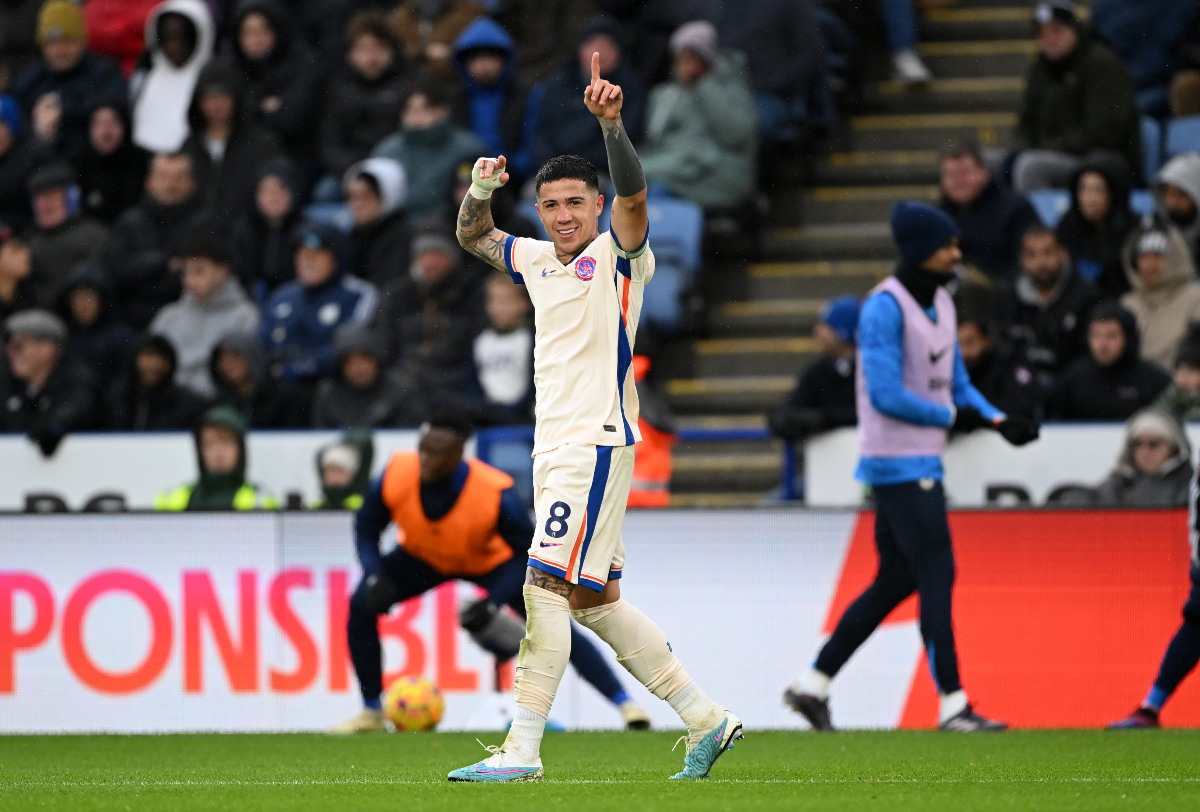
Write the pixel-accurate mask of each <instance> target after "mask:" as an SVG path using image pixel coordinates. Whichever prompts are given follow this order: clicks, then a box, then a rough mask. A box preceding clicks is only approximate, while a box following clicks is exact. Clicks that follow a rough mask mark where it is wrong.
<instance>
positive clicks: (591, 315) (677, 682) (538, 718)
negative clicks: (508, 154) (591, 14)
mask: <svg viewBox="0 0 1200 812" xmlns="http://www.w3.org/2000/svg"><path fill="white" fill-rule="evenodd" d="M622 99H623V97H622V95H621V88H620V87H618V86H616V85H613V84H610V83H609V82H607V81H605V80H604V79H602V78H600V56H599V54H593V56H592V81H591V83H590V84H589V85H588V86H587V88H586V89H585V91H584V99H583V101H584V104H585V105H586V106H587V108H588V110H589V111H591V112H592V113H593V114H594V115H595V116H596V118H597V119H598V120H599V122H600V127H601V129H602V130H603V132H604V143H605V146H606V148H607V151H608V169H609V174H610V175H611V177H612V182H613V187H614V188H615V189H616V193H617V194H616V199H615V200H614V201H613V208H612V229H611V231H610V232H608V233H604V234H601V233H600V231H599V227H598V221H599V216H600V211H601V209H602V208H603V206H604V198H603V197H602V196H601V195H600V194H599V183H598V180H597V176H596V168H595V167H594V166H592V165H591V163H589V162H588V161H586V160H584V159H583V158H579V157H577V156H574V155H561V156H559V157H557V158H552V159H551V160H549V161H547V162H546V164H545V165H544V166H543V167H542V168H541V169H540V170H538V173H537V176H536V177H535V178H534V185H535V188H536V192H537V209H538V214H539V216H540V218H541V221H542V225H544V226H545V228H546V232H547V233H548V234H549V235H550V241H549V242H543V241H539V240H532V239H517V238H515V237H513V236H511V235H509V234H505V233H504V232H503V231H500V230H498V229H497V228H496V227H495V225H494V223H493V222H492V214H491V211H490V205H489V202H488V198H489V197H491V195H492V192H494V191H495V190H496V189H498V188H499V187H501V186H503V185H504V184H505V183H506V182H507V181H508V173H507V172H505V171H504V169H505V159H504V156H499V157H498V158H495V159H492V158H481V159H480V160H479V161H477V162H476V164H475V168H474V170H473V172H472V177H473V182H472V186H471V191H470V194H468V195H467V196H466V197H465V198H464V199H463V203H462V207H461V209H460V210H459V213H458V240H459V242H460V243H462V245H463V247H464V248H466V249H467V250H468V251H470V252H471V253H472V254H474V255H475V256H478V257H480V258H482V259H483V260H485V261H487V262H489V263H490V264H491V265H493V266H494V267H496V268H500V269H504V270H507V271H508V272H509V274H511V275H512V277H513V279H514V281H516V282H517V284H523V285H525V286H526V289H527V290H528V291H529V298H530V299H531V300H532V302H533V307H534V329H535V335H536V338H535V342H534V346H535V348H536V349H535V352H534V384H535V387H536V391H537V406H536V411H535V417H536V424H537V427H536V431H535V436H534V447H533V459H534V467H533V479H534V492H535V493H536V497H535V498H536V505H535V508H536V513H537V525H536V527H535V536H534V544H533V546H532V547H531V548H530V553H529V562H528V563H529V569H528V573H527V576H526V579H525V589H524V592H525V609H526V616H527V623H526V633H525V639H524V640H523V641H522V643H521V653H520V655H519V657H518V660H517V678H516V699H517V706H518V707H517V716H516V718H515V720H514V721H513V725H512V728H511V729H510V730H509V734H508V738H507V739H505V741H504V745H503V746H502V747H489V748H488V749H489V750H490V751H491V752H492V755H491V756H490V757H488V758H486V759H484V760H483V761H481V762H479V763H477V764H473V765H471V766H469V767H464V768H462V769H458V770H455V771H453V772H452V773H450V775H449V778H450V780H451V781H482V782H510V781H537V780H540V779H541V778H542V775H543V771H542V760H541V756H540V749H541V741H542V732H543V730H544V728H545V725H546V717H547V716H549V714H550V706H551V705H552V704H553V702H554V695H555V693H556V692H557V690H558V683H559V681H560V680H561V679H562V675H563V671H564V670H565V668H566V666H567V656H568V653H569V652H570V651H571V646H572V643H571V639H570V623H571V618H572V617H574V618H575V619H576V620H578V621H579V622H580V623H582V624H583V625H584V626H586V627H588V628H589V629H591V630H592V631H593V632H595V633H596V634H597V635H598V636H599V637H600V639H601V640H603V641H604V642H605V643H608V645H610V646H612V648H613V649H614V650H615V651H616V653H617V659H618V660H619V661H620V663H621V664H622V665H623V666H625V668H627V669H628V670H629V672H630V673H631V674H633V676H634V677H636V678H637V680H638V681H639V682H641V683H642V684H643V685H645V686H646V687H647V688H648V689H650V691H651V693H653V694H654V695H655V696H657V697H659V698H660V699H665V700H666V701H667V702H668V703H670V705H671V707H672V708H674V709H675V711H676V712H677V713H678V714H679V716H680V718H681V719H682V720H683V722H684V724H685V725H687V729H688V744H687V754H686V756H685V758H684V769H683V771H682V772H680V773H679V774H677V775H676V776H674V777H675V778H703V777H704V776H706V775H708V772H709V769H710V768H711V767H712V765H713V763H714V762H715V761H716V760H717V758H718V757H719V756H720V755H721V754H722V753H723V752H724V751H725V750H726V749H728V748H729V746H730V745H731V743H732V742H733V740H734V739H735V738H740V737H741V729H742V724H741V720H739V719H738V717H737V716H734V715H733V714H732V713H729V712H728V711H726V710H725V709H724V708H722V707H721V706H720V705H718V704H717V703H716V702H714V701H713V700H711V699H709V698H708V696H707V695H706V694H705V693H704V692H703V691H702V690H700V687H699V686H698V685H697V684H696V683H695V682H694V681H693V680H692V678H691V677H689V676H688V674H687V672H686V671H684V669H683V665H682V664H681V663H680V662H679V660H678V659H676V657H675V654H674V653H673V652H672V651H671V646H670V644H669V643H668V642H667V637H666V635H665V634H663V632H662V631H661V630H660V629H659V628H658V626H656V625H655V624H654V623H653V622H652V621H651V620H650V619H649V618H648V617H646V616H645V615H643V614H642V613H641V612H639V611H638V610H637V609H635V608H634V607H633V606H631V605H629V604H628V603H627V602H625V601H624V600H622V599H621V581H620V578H621V574H622V568H623V566H624V563H625V551H624V547H623V543H622V539H621V525H622V522H623V521H624V518H625V504H626V500H627V499H628V496H629V485H630V479H631V476H632V472H633V445H634V443H636V442H637V441H638V440H639V439H640V438H639V436H638V428H637V422H638V399H637V391H636V389H635V388H634V380H633V370H632V369H631V360H632V352H631V348H632V347H633V344H634V338H635V335H636V332H637V324H638V316H639V315H640V312H641V307H642V289H643V286H644V285H646V283H648V282H649V281H650V279H651V277H652V276H653V275H654V256H653V254H651V253H650V248H649V244H648V219H647V215H646V179H645V176H644V175H643V174H642V167H641V163H640V162H639V161H638V157H637V153H636V152H635V151H634V149H633V144H631V143H630V141H629V136H628V135H627V134H626V132H625V128H624V126H623V125H622V123H621V105H622Z"/></svg>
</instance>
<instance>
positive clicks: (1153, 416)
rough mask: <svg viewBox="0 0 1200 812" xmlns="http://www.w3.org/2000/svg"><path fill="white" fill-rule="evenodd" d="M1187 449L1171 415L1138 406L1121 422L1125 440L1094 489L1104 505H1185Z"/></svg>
mask: <svg viewBox="0 0 1200 812" xmlns="http://www.w3.org/2000/svg"><path fill="white" fill-rule="evenodd" d="M1191 456H1192V448H1191V445H1190V444H1189V443H1188V440H1187V435H1186V434H1184V433H1183V427H1182V426H1180V425H1179V424H1178V423H1177V422H1175V418H1173V417H1172V416H1171V415H1169V414H1167V413H1165V412H1161V411H1159V410H1157V409H1144V410H1142V411H1140V412H1138V413H1137V414H1135V415H1134V416H1133V417H1131V418H1130V419H1129V422H1128V423H1126V424H1125V444H1124V447H1123V448H1122V449H1121V455H1120V456H1119V457H1118V458H1117V465H1116V467H1115V468H1113V471H1112V473H1111V474H1109V475H1108V479H1106V480H1104V482H1102V483H1100V486H1099V487H1098V488H1096V493H1095V501H1094V503H1095V504H1097V505H1102V506H1105V507H1124V508H1166V507H1174V508H1179V507H1187V504H1188V490H1189V488H1190V486H1191V482H1192V462H1191Z"/></svg>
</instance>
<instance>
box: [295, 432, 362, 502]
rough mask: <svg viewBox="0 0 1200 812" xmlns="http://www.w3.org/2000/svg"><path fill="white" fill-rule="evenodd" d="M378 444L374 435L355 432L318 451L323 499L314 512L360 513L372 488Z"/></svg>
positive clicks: (347, 433)
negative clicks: (341, 511)
mask: <svg viewBox="0 0 1200 812" xmlns="http://www.w3.org/2000/svg"><path fill="white" fill-rule="evenodd" d="M374 458H375V443H374V442H373V441H372V440H371V432H370V431H369V430H365V429H351V430H350V431H347V432H346V434H345V436H344V437H342V439H340V440H337V441H336V442H332V443H329V444H328V445H325V446H322V447H321V449H320V450H319V451H317V476H318V477H319V478H320V480H321V498H320V499H319V500H317V501H316V502H315V503H313V504H312V505H311V506H310V507H311V509H312V510H358V509H359V508H360V507H362V506H363V495H364V494H366V492H367V490H368V489H369V488H370V487H371V462H372V460H374Z"/></svg>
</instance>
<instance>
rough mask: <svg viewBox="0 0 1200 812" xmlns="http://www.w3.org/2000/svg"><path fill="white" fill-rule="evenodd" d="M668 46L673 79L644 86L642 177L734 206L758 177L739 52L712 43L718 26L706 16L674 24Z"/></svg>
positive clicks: (708, 203)
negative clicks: (648, 87)
mask: <svg viewBox="0 0 1200 812" xmlns="http://www.w3.org/2000/svg"><path fill="white" fill-rule="evenodd" d="M671 51H672V53H673V54H674V57H675V78H674V80H673V81H671V82H667V83H665V84H661V85H659V86H658V87H656V88H654V90H653V91H651V93H650V102H649V104H648V105H647V109H646V144H645V145H644V146H643V147H642V149H641V160H642V170H643V171H644V172H645V173H646V182H647V183H650V184H655V183H659V184H662V185H664V186H666V187H667V189H668V190H669V191H670V193H671V194H672V195H674V196H676V197H682V198H684V199H685V200H690V201H692V202H693V203H695V204H697V205H699V206H702V207H703V208H706V209H719V208H733V207H735V206H739V205H741V204H742V203H744V202H746V200H747V199H748V198H749V197H750V195H752V194H753V193H754V184H755V179H756V178H757V176H758V173H757V171H756V167H755V153H756V151H757V148H758V138H757V137H756V136H757V131H756V128H755V121H754V95H753V94H752V93H751V91H750V76H749V74H748V73H747V70H746V57H745V56H744V55H743V54H741V53H740V52H738V51H733V50H730V49H728V48H725V49H718V48H717V29H716V28H714V27H713V24H712V23H710V22H708V21H706V20H696V21H693V22H690V23H687V24H685V25H683V26H681V27H680V28H679V29H678V30H677V31H676V32H675V33H674V35H672V37H671Z"/></svg>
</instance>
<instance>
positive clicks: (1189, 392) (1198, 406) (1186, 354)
mask: <svg viewBox="0 0 1200 812" xmlns="http://www.w3.org/2000/svg"><path fill="white" fill-rule="evenodd" d="M1154 405H1155V406H1157V407H1158V408H1160V409H1163V410H1164V411H1167V412H1170V413H1171V414H1172V415H1173V416H1174V417H1175V419H1176V420H1178V421H1179V422H1180V423H1189V422H1192V421H1196V420H1200V323H1192V324H1189V325H1188V332H1187V335H1186V336H1184V339H1183V341H1181V342H1180V343H1179V349H1178V351H1176V353H1175V367H1174V372H1173V373H1172V375H1171V385H1170V386H1168V387H1167V389H1166V391H1165V392H1163V393H1162V395H1161V396H1160V397H1159V399H1158V400H1157V401H1156V402H1155V404H1154Z"/></svg>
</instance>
